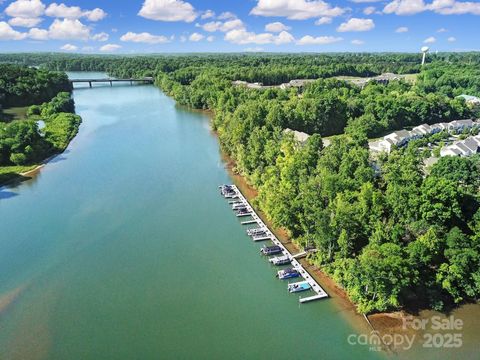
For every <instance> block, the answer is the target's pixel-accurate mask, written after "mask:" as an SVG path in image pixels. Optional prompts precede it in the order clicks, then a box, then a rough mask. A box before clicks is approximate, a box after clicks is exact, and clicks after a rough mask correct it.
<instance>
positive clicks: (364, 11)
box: [363, 6, 376, 15]
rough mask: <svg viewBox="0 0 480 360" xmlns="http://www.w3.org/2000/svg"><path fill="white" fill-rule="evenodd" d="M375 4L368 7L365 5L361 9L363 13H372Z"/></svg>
mask: <svg viewBox="0 0 480 360" xmlns="http://www.w3.org/2000/svg"><path fill="white" fill-rule="evenodd" d="M375 10H376V9H375V6H369V7H366V8H365V9H363V13H364V14H365V15H372V14H373V13H375Z"/></svg>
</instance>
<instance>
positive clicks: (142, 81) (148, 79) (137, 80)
mask: <svg viewBox="0 0 480 360" xmlns="http://www.w3.org/2000/svg"><path fill="white" fill-rule="evenodd" d="M114 82H127V83H130V85H133V84H134V83H140V84H153V82H154V79H153V77H144V78H128V79H110V78H107V79H70V83H71V84H72V85H74V84H82V83H83V84H86V83H88V85H89V86H90V87H92V84H94V83H110V86H113V83H114Z"/></svg>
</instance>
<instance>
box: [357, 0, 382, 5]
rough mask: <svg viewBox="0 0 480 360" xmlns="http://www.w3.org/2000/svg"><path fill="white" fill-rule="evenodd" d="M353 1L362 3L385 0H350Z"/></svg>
mask: <svg viewBox="0 0 480 360" xmlns="http://www.w3.org/2000/svg"><path fill="white" fill-rule="evenodd" d="M350 1H351V2H354V3H357V4H360V3H375V2H380V1H383V0H350Z"/></svg>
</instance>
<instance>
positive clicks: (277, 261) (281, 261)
mask: <svg viewBox="0 0 480 360" xmlns="http://www.w3.org/2000/svg"><path fill="white" fill-rule="evenodd" d="M268 261H270V262H271V263H272V264H273V265H286V264H290V262H291V261H292V260H291V259H290V257H289V256H288V255H283V256H275V257H272V258H270V259H268Z"/></svg>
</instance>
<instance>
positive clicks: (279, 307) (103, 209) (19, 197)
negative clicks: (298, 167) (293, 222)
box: [0, 73, 382, 360]
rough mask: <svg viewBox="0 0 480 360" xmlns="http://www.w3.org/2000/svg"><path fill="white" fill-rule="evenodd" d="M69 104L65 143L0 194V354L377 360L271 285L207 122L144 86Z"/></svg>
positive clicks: (333, 321) (322, 304)
mask: <svg viewBox="0 0 480 360" xmlns="http://www.w3.org/2000/svg"><path fill="white" fill-rule="evenodd" d="M72 76H74V77H79V76H84V77H103V76H105V75H104V74H93V73H83V74H74V75H72ZM74 97H75V102H76V110H77V113H78V114H79V115H81V116H82V118H83V124H82V126H81V129H80V132H79V134H78V136H77V137H76V138H75V139H74V141H73V142H72V143H71V144H70V146H69V148H68V150H67V151H66V152H65V153H64V154H62V155H60V156H58V157H57V158H55V159H54V160H53V161H52V162H50V163H49V164H48V165H47V166H46V167H45V168H44V169H42V170H41V171H40V173H39V174H38V176H36V177H35V178H34V179H32V180H31V181H27V182H24V183H22V184H21V185H19V186H16V187H13V188H4V189H2V190H0V221H1V224H2V229H1V232H0V359H22V360H28V359H160V358H168V359H172V358H180V359H227V358H228V359H261V358H263V359H266V358H275V359H293V358H299V359H375V358H381V357H382V355H381V354H378V353H374V352H371V351H369V350H368V348H366V347H361V346H350V345H348V343H347V337H348V335H349V334H352V333H353V334H354V333H355V330H354V329H353V328H352V327H351V325H350V324H349V323H348V322H347V321H346V320H345V319H344V317H343V316H342V315H341V314H339V313H338V311H339V310H338V308H336V307H335V306H334V305H333V303H332V301H331V300H328V299H327V300H322V301H317V302H314V303H310V304H304V305H299V302H298V296H297V295H293V294H288V293H287V290H286V283H285V282H281V281H279V280H278V279H276V278H275V276H274V275H275V269H274V267H273V266H271V265H270V264H268V262H267V261H265V259H264V258H262V257H261V256H260V255H259V247H260V246H261V245H260V244H254V243H252V241H251V240H250V239H249V238H248V237H247V236H246V235H245V232H244V229H243V228H242V227H241V225H240V224H239V221H238V219H237V218H236V217H235V216H234V215H233V213H232V211H231V210H230V207H229V205H228V204H227V202H226V201H225V200H224V199H223V198H221V197H220V196H219V193H218V189H217V186H218V185H219V184H222V183H228V182H230V181H231V180H229V177H228V173H227V171H226V170H225V167H224V164H223V163H222V161H221V156H220V154H219V147H218V142H217V139H216V138H215V136H213V135H212V134H211V131H210V129H209V119H208V117H207V116H205V115H204V114H201V113H196V112H190V111H188V110H186V109H183V108H180V107H177V106H176V105H175V103H174V102H173V100H171V99H170V98H168V97H167V96H165V95H164V94H162V93H161V92H160V91H159V90H158V89H157V88H155V87H154V86H149V85H148V86H129V85H126V86H119V85H115V86H113V87H110V86H95V87H94V88H93V89H88V88H84V89H83V88H82V89H77V90H75V92H74Z"/></svg>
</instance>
